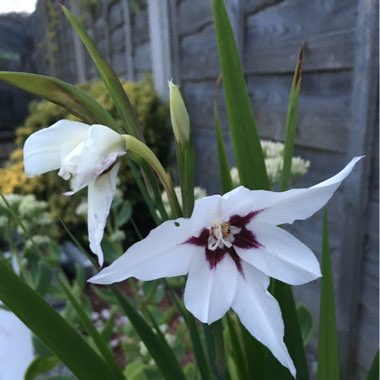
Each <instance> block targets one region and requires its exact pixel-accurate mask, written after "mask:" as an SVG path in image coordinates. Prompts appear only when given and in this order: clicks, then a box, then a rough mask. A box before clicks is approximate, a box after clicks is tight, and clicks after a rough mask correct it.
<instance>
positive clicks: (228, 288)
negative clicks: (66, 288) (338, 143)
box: [89, 158, 360, 376]
mask: <svg viewBox="0 0 380 380" xmlns="http://www.w3.org/2000/svg"><path fill="white" fill-rule="evenodd" d="M359 159H360V158H355V159H353V160H352V161H351V162H350V163H349V164H348V165H347V166H346V167H345V168H344V169H343V170H342V171H341V172H340V173H338V174H337V175H335V176H334V177H332V178H330V179H328V180H326V181H324V182H322V183H319V184H318V185H315V186H313V187H310V188H304V189H293V190H289V191H285V192H280V193H276V192H270V191H264V190H258V191H251V190H248V189H246V188H244V187H239V188H237V189H235V190H233V191H231V192H229V193H227V194H225V195H223V196H220V195H213V196H210V197H206V198H203V199H200V200H198V201H196V202H195V207H194V211H193V214H192V216H191V218H189V219H185V218H179V219H177V220H170V221H167V222H165V223H163V224H161V225H160V226H159V227H157V228H155V229H154V230H152V231H151V232H150V234H149V235H148V236H147V237H146V238H145V239H143V240H142V241H140V242H138V243H136V244H134V245H133V246H132V247H131V248H129V249H128V250H127V252H126V253H125V254H124V255H123V256H121V257H120V258H119V259H117V260H116V261H115V262H114V263H113V264H111V265H110V266H109V267H107V268H105V269H103V270H102V271H100V272H99V273H98V274H97V275H96V276H94V277H92V278H91V279H90V280H89V281H90V282H93V283H97V284H110V283H113V282H117V281H122V280H125V279H127V278H129V277H136V278H137V279H140V280H144V281H145V280H154V279H158V278H161V277H171V276H179V275H185V274H188V279H187V283H186V288H185V296H184V297H185V306H186V307H187V309H188V310H189V311H190V312H191V313H193V314H194V316H195V317H197V318H198V319H199V320H201V321H202V322H205V323H212V322H214V321H216V320H218V319H220V318H222V317H223V315H224V314H225V313H226V312H227V311H228V309H229V308H230V307H231V308H232V309H233V310H234V311H235V312H236V314H237V315H238V316H239V318H240V320H241V322H242V323H243V325H244V326H245V327H246V328H247V330H248V331H249V332H250V333H251V334H252V335H253V336H254V337H255V338H256V339H257V340H259V341H260V342H261V343H263V344H264V345H265V346H267V347H268V348H269V349H270V350H271V352H272V353H273V355H274V356H275V357H276V358H277V359H278V360H279V361H280V362H281V363H282V365H284V366H285V367H287V368H288V369H289V370H290V372H291V373H292V375H293V376H295V373H296V370H295V367H294V364H293V362H292V359H291V358H290V356H289V353H288V351H287V348H286V346H285V344H284V342H283V335H284V324H283V321H282V317H281V311H280V308H279V305H278V303H277V301H276V300H275V299H274V298H273V297H272V296H271V295H270V293H269V292H268V291H267V288H268V285H269V277H273V278H275V279H278V280H280V281H283V282H285V283H288V284H291V285H299V284H303V283H306V282H309V281H311V280H314V279H316V278H318V277H320V276H321V272H320V267H319V264H318V261H317V259H316V258H315V256H314V254H313V253H312V251H311V250H310V249H309V248H308V247H307V246H306V245H304V244H303V243H301V242H300V241H299V240H297V239H296V238H295V237H293V236H292V235H291V234H289V233H288V232H286V231H285V230H283V229H281V228H279V227H277V226H278V225H280V224H285V223H293V222H294V221H295V220H302V219H306V218H308V217H310V216H311V215H313V214H314V213H315V212H316V211H318V210H319V209H320V208H321V207H323V206H324V205H325V204H326V203H327V201H328V200H329V199H330V198H331V196H332V195H333V193H334V192H335V190H336V189H337V188H338V186H339V185H340V183H341V182H342V181H343V179H344V178H345V177H346V176H347V175H348V174H349V173H350V172H351V170H352V169H353V167H354V165H355V164H356V162H357V161H358V160H359Z"/></svg>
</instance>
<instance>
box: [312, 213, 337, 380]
mask: <svg viewBox="0 0 380 380" xmlns="http://www.w3.org/2000/svg"><path fill="white" fill-rule="evenodd" d="M322 274H323V277H322V281H321V303H320V314H319V339H318V373H317V379H318V380H324V379H329V380H338V379H339V378H340V377H339V355H338V337H337V332H336V317H335V299H334V287H333V277H332V271H331V256H330V241H329V227H328V219H327V212H325V215H324V220H323V243H322Z"/></svg>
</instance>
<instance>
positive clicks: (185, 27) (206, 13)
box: [177, 0, 213, 37]
mask: <svg viewBox="0 0 380 380" xmlns="http://www.w3.org/2000/svg"><path fill="white" fill-rule="evenodd" d="M177 17H178V26H179V31H178V33H179V36H180V37H181V36H182V35H184V34H189V33H196V32H197V31H199V29H202V28H203V27H204V26H205V25H207V24H209V23H212V22H213V14H212V2H211V1H204V0H185V1H182V2H181V3H180V4H179V5H178V14H177Z"/></svg>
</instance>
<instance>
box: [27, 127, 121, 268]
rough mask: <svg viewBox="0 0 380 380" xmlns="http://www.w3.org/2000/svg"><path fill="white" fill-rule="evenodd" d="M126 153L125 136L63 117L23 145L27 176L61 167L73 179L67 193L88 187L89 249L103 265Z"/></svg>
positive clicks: (65, 177)
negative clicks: (104, 241) (105, 234)
mask: <svg viewBox="0 0 380 380" xmlns="http://www.w3.org/2000/svg"><path fill="white" fill-rule="evenodd" d="M123 154H125V142H124V139H123V138H122V136H121V135H119V134H118V133H116V132H114V131H113V130H112V129H110V128H108V127H105V126H104V125H99V124H95V125H91V126H90V125H87V124H84V123H80V122H77V121H70V120H60V121H58V122H57V123H55V124H54V125H52V126H51V127H49V128H44V129H41V130H39V131H37V132H35V133H33V134H32V135H31V136H29V138H28V139H27V140H26V141H25V145H24V167H25V173H26V175H27V176H28V177H34V176H36V175H40V174H42V173H46V172H48V171H51V170H56V169H59V172H58V175H59V176H61V177H62V178H64V179H66V180H67V179H70V180H71V191H70V192H67V193H66V194H67V195H71V194H73V193H76V192H77V191H79V190H81V189H83V188H84V187H86V186H88V214H87V216H88V234H89V241H90V249H91V250H92V252H94V253H95V254H96V255H97V257H98V261H99V265H100V266H102V265H103V251H102V248H101V246H100V242H101V240H102V238H103V232H104V227H105V223H106V218H107V216H108V214H109V210H110V207H111V203H112V198H113V195H114V193H115V190H116V175H117V171H118V169H119V164H118V163H117V159H118V157H120V156H122V155H123Z"/></svg>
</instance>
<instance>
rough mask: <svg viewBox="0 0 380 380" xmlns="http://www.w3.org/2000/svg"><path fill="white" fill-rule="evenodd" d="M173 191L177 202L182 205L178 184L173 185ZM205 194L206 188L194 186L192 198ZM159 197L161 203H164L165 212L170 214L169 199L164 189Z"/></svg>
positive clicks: (204, 195)
mask: <svg viewBox="0 0 380 380" xmlns="http://www.w3.org/2000/svg"><path fill="white" fill-rule="evenodd" d="M174 191H175V193H176V195H177V198H178V202H179V204H180V205H181V207H182V194H181V187H180V186H175V187H174ZM206 196H207V192H206V189H204V188H203V187H199V186H195V187H194V200H197V199H201V198H204V197H206ZM161 199H162V203H163V204H164V207H165V210H166V212H167V213H168V215H170V214H171V210H170V204H169V199H168V195H167V194H166V191H164V192H163V193H162V194H161Z"/></svg>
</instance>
